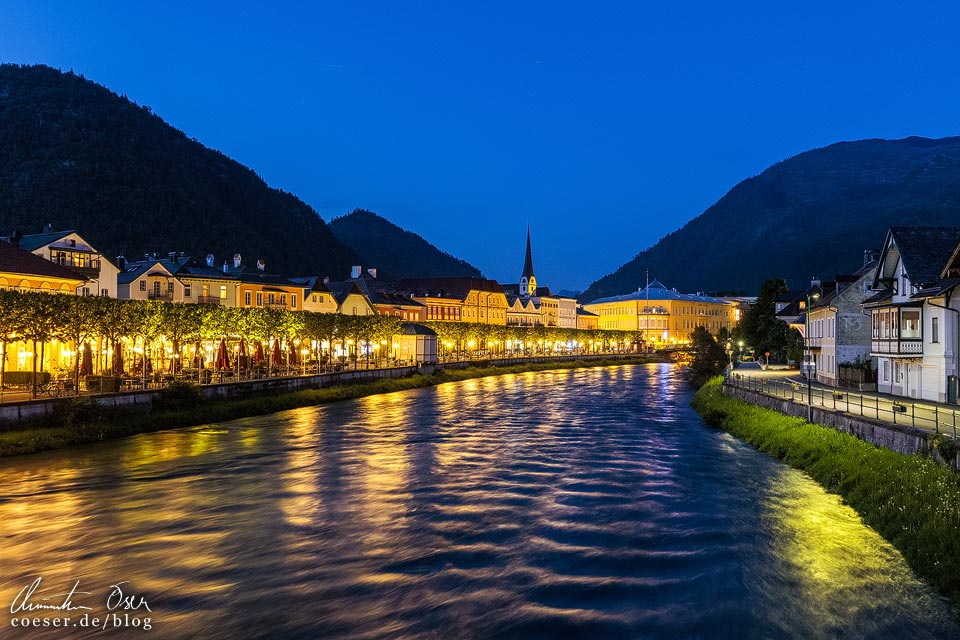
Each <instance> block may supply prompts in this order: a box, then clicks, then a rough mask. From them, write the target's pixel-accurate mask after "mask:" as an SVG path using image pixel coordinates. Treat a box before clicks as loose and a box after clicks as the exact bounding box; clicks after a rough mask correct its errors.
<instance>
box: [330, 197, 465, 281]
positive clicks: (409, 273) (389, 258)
mask: <svg viewBox="0 0 960 640" xmlns="http://www.w3.org/2000/svg"><path fill="white" fill-rule="evenodd" d="M330 229H331V230H332V231H333V233H334V234H336V236H337V238H339V239H340V241H341V242H343V243H344V244H346V245H347V246H349V247H351V248H353V250H354V251H356V252H357V253H358V254H360V256H361V257H362V258H363V261H364V262H363V266H364V268H366V267H376V268H378V269H379V270H380V272H382V273H383V274H385V275H386V276H388V277H390V278H396V279H400V278H442V277H446V276H450V277H454V276H468V277H473V278H480V277H482V274H481V273H480V270H479V269H477V268H476V267H474V266H473V265H472V264H470V263H468V262H465V261H463V260H460V259H458V258H455V257H454V256H452V255H450V254H449V253H447V252H445V251H441V250H440V249H438V248H437V247H435V246H433V245H432V244H430V243H429V242H427V241H426V240H424V239H423V238H422V237H421V236H419V235H417V234H415V233H412V232H410V231H405V230H404V229H401V228H400V227H398V226H397V225H395V224H393V223H392V222H390V221H389V220H386V219H384V218H382V217H380V216H378V215H377V214H375V213H372V212H370V211H365V210H363V209H357V210H355V211H353V212H352V213H350V214H347V215H345V216H342V217H340V218H334V219H333V220H331V221H330Z"/></svg>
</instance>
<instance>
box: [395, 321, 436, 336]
mask: <svg viewBox="0 0 960 640" xmlns="http://www.w3.org/2000/svg"><path fill="white" fill-rule="evenodd" d="M400 333H402V334H403V335H405V336H435V335H437V332H436V331H434V330H433V329H431V328H430V327H428V326H426V325H422V324H417V323H415V322H404V323H403V324H402V325H400Z"/></svg>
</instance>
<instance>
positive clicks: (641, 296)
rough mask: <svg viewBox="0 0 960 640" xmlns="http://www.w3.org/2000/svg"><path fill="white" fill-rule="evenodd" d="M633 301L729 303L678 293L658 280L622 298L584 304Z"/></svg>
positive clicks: (708, 297) (601, 299)
mask: <svg viewBox="0 0 960 640" xmlns="http://www.w3.org/2000/svg"><path fill="white" fill-rule="evenodd" d="M634 300H643V301H646V300H651V301H653V300H681V301H683V302H707V303H713V304H725V305H729V304H730V303H729V302H727V301H726V300H721V299H720V298H714V297H712V296H707V295H703V294H699V293H696V294H695V293H680V292H679V291H677V290H676V289H667V287H666V286H665V285H664V284H663V283H661V282H660V281H659V280H654V281H653V282H651V283H650V286H649V287H643V288H642V289H638V290H637V291H634V292H633V293H628V294H626V295H622V296H610V297H609V298H599V299H597V300H594V301H592V302H588V303H585V304H602V303H605V302H627V301H634Z"/></svg>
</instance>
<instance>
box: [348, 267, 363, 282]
mask: <svg viewBox="0 0 960 640" xmlns="http://www.w3.org/2000/svg"><path fill="white" fill-rule="evenodd" d="M360 271H361V269H360V265H354V266H353V267H352V268H351V269H350V278H351V279H352V280H356V279H357V278H359V277H360Z"/></svg>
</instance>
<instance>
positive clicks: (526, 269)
mask: <svg viewBox="0 0 960 640" xmlns="http://www.w3.org/2000/svg"><path fill="white" fill-rule="evenodd" d="M536 294H537V279H536V277H535V276H534V275H533V252H532V251H531V250H530V225H529V224H528V225H527V255H526V256H524V258H523V273H522V274H520V296H521V297H522V298H529V297H530V296H534V295H536Z"/></svg>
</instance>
